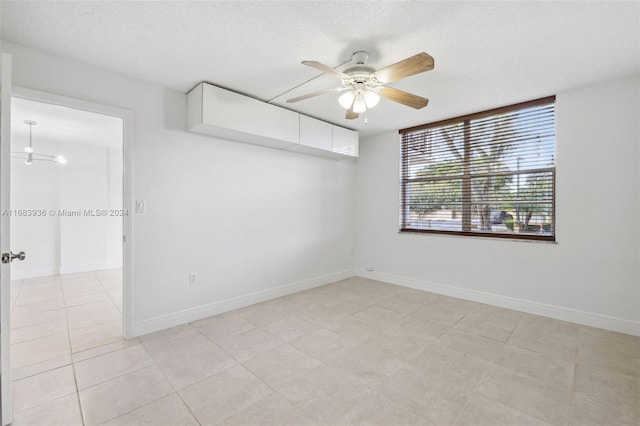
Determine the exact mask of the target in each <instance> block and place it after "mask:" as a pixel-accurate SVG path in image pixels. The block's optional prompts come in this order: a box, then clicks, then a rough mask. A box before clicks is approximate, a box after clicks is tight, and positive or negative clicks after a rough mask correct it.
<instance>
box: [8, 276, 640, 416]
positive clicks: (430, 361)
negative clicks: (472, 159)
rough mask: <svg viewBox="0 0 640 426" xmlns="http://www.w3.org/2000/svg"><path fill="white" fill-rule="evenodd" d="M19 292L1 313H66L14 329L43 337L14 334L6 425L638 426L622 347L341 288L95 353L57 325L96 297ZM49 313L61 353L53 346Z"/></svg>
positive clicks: (632, 378)
mask: <svg viewBox="0 0 640 426" xmlns="http://www.w3.org/2000/svg"><path fill="white" fill-rule="evenodd" d="M96 276H97V277H98V281H99V280H100V279H99V273H97V274H96ZM87 278H88V277H87ZM70 281H73V280H67V279H66V278H64V277H62V278H61V282H62V286H63V288H64V287H65V282H70ZM79 281H80V279H78V280H77V282H76V284H78V286H73V285H69V286H68V287H69V288H73V289H77V288H81V286H80V285H79ZM25 284H26V285H27V287H28V284H29V283H22V286H21V294H20V295H18V296H17V299H16V308H15V309H16V310H17V309H18V307H19V306H22V307H27V306H30V305H29V304H25V300H26V301H28V302H34V304H51V305H56V304H59V303H60V302H61V300H62V301H63V302H65V301H66V300H76V301H79V303H78V305H74V307H77V308H78V309H77V312H75V313H74V314H72V315H69V309H73V307H66V308H57V309H56V308H52V309H42V310H37V309H36V310H34V314H35V317H36V318H38V319H37V321H36V320H33V321H31V320H29V319H28V318H29V317H28V316H26V315H19V317H20V318H21V321H22V327H31V326H33V325H35V324H45V323H46V324H47V325H48V326H49V328H46V330H44V328H45V327H44V326H43V327H42V328H43V330H40V329H38V330H37V331H36V329H33V331H32V330H25V333H23V335H25V336H32V337H33V336H41V335H44V334H46V336H43V337H36V338H33V339H28V337H24V339H25V340H24V341H23V342H22V343H24V344H28V345H29V346H26V349H22V351H21V352H20V351H18V353H17V354H16V355H15V356H14V359H16V362H17V363H18V365H21V366H20V367H18V368H17V369H16V370H17V371H19V372H21V373H20V374H18V375H17V377H16V379H17V380H16V381H15V383H14V404H15V405H14V406H15V422H14V424H15V425H23V424H30V425H48V424H60V425H75V424H78V425H80V424H85V425H96V424H107V425H141V424H144V425H160V426H162V425H167V426H174V425H198V424H201V425H213V424H225V425H258V424H261V425H329V424H331V425H351V424H380V425H414V424H415V425H458V426H459V425H492V426H500V425H505V426H507V425H508V426H511V425H517V426H520V425H598V426H601V425H636V426H637V425H638V424H639V422H640V404H639V401H640V338H637V337H632V336H628V335H623V334H618V333H612V332H608V331H604V330H599V329H595V328H590V327H584V326H580V325H576V324H572V323H567V322H562V321H557V320H552V319H548V318H543V317H538V316H534V315H528V314H523V313H520V312H515V311H509V310H506V309H500V308H496V307H491V306H487V305H482V304H478V303H473V302H468V301H464V300H459V299H453V298H449V297H445V296H438V295H435V294H431V293H426V292H421V291H417V290H412V289H408V288H403V287H398V286H393V285H389V284H384V283H381V282H376V281H371V280H367V279H364V278H351V279H348V280H344V281H340V282H337V283H334V284H330V285H326V286H323V287H319V288H316V289H313V290H309V291H305V292H301V293H297V294H293V295H290V296H286V297H282V298H279V299H275V300H271V301H269V302H265V303H261V304H258V305H254V306H250V307H247V308H243V309H239V310H236V311H233V312H228V313H225V314H222V315H218V316H214V317H210V318H206V319H203V320H199V321H195V322H193V323H191V324H186V325H183V326H179V327H175V328H172V329H169V330H165V331H162V332H158V333H154V334H151V335H147V336H143V337H140V338H138V339H133V340H131V341H122V340H116V341H114V342H111V343H107V342H105V343H107V344H104V345H99V346H98V345H97V341H98V340H99V339H98V338H97V337H96V338H91V337H89V336H90V335H91V334H92V333H91V332H86V333H85V332H78V333H75V335H76V338H75V340H74V330H83V329H84V328H77V329H76V328H74V326H78V327H80V326H81V325H82V324H83V321H81V320H78V321H69V318H72V317H73V316H74V315H78V316H79V317H87V319H89V317H90V316H91V315H94V314H97V312H100V311H99V310H95V309H90V308H87V309H81V308H80V307H82V306H89V305H94V306H96V307H97V306H102V307H104V305H107V300H106V299H104V298H97V297H96V298H95V299H94V296H95V294H94V293H92V292H91V291H87V292H86V293H85V292H83V291H72V293H71V295H70V296H68V297H67V295H66V293H64V292H63V293H64V294H63V295H62V299H61V298H60V296H59V295H58V294H57V292H55V291H52V292H51V294H52V300H49V299H47V298H44V297H43V298H42V299H41V298H40V296H41V295H40V294H39V293H38V292H27V294H26V295H25V298H23V299H21V297H22V291H24V290H26V289H27V288H25ZM32 284H33V285H37V284H35V283H32ZM42 288H47V287H46V286H43V287H42ZM105 291H106V292H107V293H109V290H105ZM42 293H43V294H44V293H46V292H42ZM96 293H98V294H101V293H100V292H96ZM45 299H46V300H45ZM98 299H99V300H98ZM21 302H22V304H21ZM80 302H82V303H80ZM59 309H64V310H66V315H67V321H68V325H69V331H68V333H69V336H70V337H71V340H70V341H71V343H69V340H66V341H65V342H63V341H62V339H58V338H56V337H55V336H57V335H58V334H55V331H56V330H58V328H57V327H61V326H59V325H56V323H61V322H63V320H64V316H63V315H60V314H58V313H56V311H57V310H59ZM105 310H107V308H105ZM14 312H15V310H14ZM97 317H100V315H97ZM92 321H93V319H91V320H90V322H92ZM95 321H96V322H95V324H96V325H91V326H89V327H95V328H94V329H95V330H97V331H98V334H99V335H101V336H102V335H109V333H108V332H105V331H104V329H101V328H100V321H99V320H98V319H95ZM22 327H21V328H22ZM85 328H88V327H85ZM100 330H102V331H100ZM65 333H66V332H65ZM100 333H104V334H100ZM59 334H64V333H59ZM52 336H53V337H52ZM33 342H37V343H33ZM22 343H17V345H20V344H22ZM69 345H70V346H69ZM89 346H92V347H91V348H89ZM40 349H42V351H41V350H40ZM35 354H38V355H35Z"/></svg>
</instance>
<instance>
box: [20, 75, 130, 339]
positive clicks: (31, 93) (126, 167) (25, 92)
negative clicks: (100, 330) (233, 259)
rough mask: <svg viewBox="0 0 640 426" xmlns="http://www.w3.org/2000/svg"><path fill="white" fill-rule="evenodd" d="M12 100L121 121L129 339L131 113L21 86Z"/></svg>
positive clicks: (125, 319)
mask: <svg viewBox="0 0 640 426" xmlns="http://www.w3.org/2000/svg"><path fill="white" fill-rule="evenodd" d="M12 96H13V97H18V98H23V99H29V100H33V101H38V102H44V103H49V104H54V105H60V106H64V107H69V108H75V109H80V110H84V111H90V112H95V113H98V114H104V115H111V116H114V117H119V118H122V124H123V135H122V143H123V146H122V152H123V163H122V166H123V192H122V195H123V200H122V208H123V209H125V210H126V211H127V212H128V214H127V215H125V216H124V217H123V224H122V225H123V227H122V232H123V238H124V244H123V246H122V255H123V271H122V273H123V276H122V293H123V294H122V297H123V301H122V303H123V305H122V308H123V309H122V310H123V313H122V322H123V335H124V338H125V339H130V338H132V337H134V336H133V311H134V310H133V214H134V206H135V202H134V199H133V134H134V132H133V111H131V110H128V109H124V108H118V107H113V106H109V105H102V104H98V103H94V102H89V101H84V100H81V99H76V98H70V97H66V96H60V95H55V94H52V93H47V92H41V91H39V90H32V89H27V88H24V87H19V86H15V85H14V86H13V93H12Z"/></svg>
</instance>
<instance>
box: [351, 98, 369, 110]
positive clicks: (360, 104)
mask: <svg viewBox="0 0 640 426" xmlns="http://www.w3.org/2000/svg"><path fill="white" fill-rule="evenodd" d="M366 110H367V104H366V103H365V101H364V97H363V96H362V95H358V96H357V97H356V100H355V101H353V112H355V113H356V114H361V113H363V112H365V111H366Z"/></svg>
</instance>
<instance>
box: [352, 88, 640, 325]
mask: <svg viewBox="0 0 640 426" xmlns="http://www.w3.org/2000/svg"><path fill="white" fill-rule="evenodd" d="M639 93H640V78H638V77H634V78H629V79H625V80H620V81H613V82H609V83H605V84H600V85H595V86H591V87H586V88H582V89H577V90H572V91H567V92H563V93H558V94H557V98H556V101H557V122H556V126H557V196H556V200H557V201H556V203H557V206H556V209H557V243H556V244H553V243H531V242H518V241H507V240H496V239H481V238H469V237H448V236H437V235H422V234H399V233H398V214H399V213H398V200H399V196H398V188H399V182H398V176H399V172H398V168H399V161H398V153H399V144H398V134H397V132H390V133H386V134H382V135H378V136H376V137H372V138H369V139H366V140H364V141H361V144H360V158H359V160H358V174H357V182H358V185H357V188H358V191H357V194H358V198H357V217H358V220H357V244H356V253H357V257H356V264H357V267H358V271H357V272H358V274H360V275H363V276H369V277H372V278H377V279H382V280H387V281H390V282H395V283H398V284H404V285H409V286H412V287H416V288H422V289H426V290H431V291H435V292H439V293H444V294H449V295H453V296H457V297H463V298H468V299H472V300H478V301H482V302H486V303H492V304H497V305H501V306H505V307H511V308H515V309H520V310H524V311H528V312H533V313H539V314H543V315H548V316H553V317H557V318H562V319H567V320H571V321H575V322H581V323H585V324H591V325H596V326H600V327H604V328H610V329H616V330H619V331H623V332H627V333H633V334H640V275H639V272H640V270H639V263H640V262H639V261H638V260H639V258H640V250H639V248H640V243H639V241H640V239H639V237H640V221H639V220H638V212H639V211H640V210H639V208H640V202H639V199H640V197H639V191H638V185H639V183H640V175H639V165H640V162H639V159H640V151H639V145H640V143H639V141H640V131H639V120H638V117H639V116H640V109H639V106H638V104H639V101H638V98H639ZM367 267H373V268H374V272H373V273H371V272H367V271H366V268H367Z"/></svg>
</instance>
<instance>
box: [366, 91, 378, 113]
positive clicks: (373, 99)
mask: <svg viewBox="0 0 640 426" xmlns="http://www.w3.org/2000/svg"><path fill="white" fill-rule="evenodd" d="M378 102H380V95H378V94H377V93H376V92H374V91H373V90H367V91H366V92H365V93H364V103H365V104H366V105H367V108H369V109H371V108H373V107H374V106H376V105H378Z"/></svg>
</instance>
